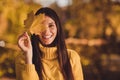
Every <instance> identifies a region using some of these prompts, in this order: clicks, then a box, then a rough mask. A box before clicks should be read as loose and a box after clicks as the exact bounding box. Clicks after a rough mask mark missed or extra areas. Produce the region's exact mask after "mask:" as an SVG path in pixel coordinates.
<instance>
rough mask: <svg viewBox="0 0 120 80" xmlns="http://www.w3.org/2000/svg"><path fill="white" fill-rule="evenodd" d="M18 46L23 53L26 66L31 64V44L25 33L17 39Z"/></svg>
mask: <svg viewBox="0 0 120 80" xmlns="http://www.w3.org/2000/svg"><path fill="white" fill-rule="evenodd" d="M18 46H19V47H20V48H21V50H22V51H23V52H24V55H25V62H26V64H32V56H33V52H32V44H31V40H30V37H29V35H28V33H27V32H25V33H23V34H22V35H21V36H20V37H19V38H18Z"/></svg>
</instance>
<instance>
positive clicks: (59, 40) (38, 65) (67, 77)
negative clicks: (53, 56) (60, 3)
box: [31, 7, 74, 80]
mask: <svg viewBox="0 0 120 80" xmlns="http://www.w3.org/2000/svg"><path fill="white" fill-rule="evenodd" d="M41 13H44V14H45V15H46V16H49V17H50V18H52V19H53V20H54V21H55V23H56V26H57V36H56V38H55V40H54V42H53V43H52V44H51V45H55V46H57V55H58V62H59V65H60V68H61V72H62V74H63V77H64V80H74V78H73V73H72V68H71V65H70V60H69V58H68V52H67V48H66V45H65V39H64V33H63V30H62V26H61V23H60V20H59V17H58V15H57V14H56V12H55V11H54V10H53V9H51V8H48V7H44V8H40V9H39V10H38V11H37V12H36V13H35V15H39V14H41ZM31 41H32V46H33V64H34V65H35V69H36V71H37V73H38V76H39V79H40V80H43V79H42V77H43V76H42V70H44V68H43V66H42V62H41V56H42V52H41V50H40V48H39V42H40V41H39V38H38V37H37V36H36V35H34V34H33V35H32V36H31Z"/></svg>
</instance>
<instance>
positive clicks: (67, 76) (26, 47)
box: [15, 7, 83, 80]
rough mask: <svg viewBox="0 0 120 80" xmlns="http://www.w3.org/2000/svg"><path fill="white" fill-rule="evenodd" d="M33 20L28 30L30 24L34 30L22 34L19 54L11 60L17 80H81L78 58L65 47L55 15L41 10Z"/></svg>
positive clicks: (49, 9) (46, 10) (51, 11)
mask: <svg viewBox="0 0 120 80" xmlns="http://www.w3.org/2000/svg"><path fill="white" fill-rule="evenodd" d="M41 14H44V15H43V17H40V16H41ZM28 17H30V16H28ZM33 17H34V18H32V19H33V20H32V22H31V25H29V26H30V27H28V28H30V29H28V30H32V29H33V28H31V27H32V26H33V24H34V26H33V27H34V28H37V29H35V30H33V31H32V33H31V31H30V34H31V35H30V36H29V35H28V33H27V32H25V33H23V34H22V35H21V36H20V37H19V39H18V46H19V47H20V48H21V50H22V51H23V54H18V56H17V57H16V60H15V61H16V77H17V80H83V73H82V67H81V63H80V57H79V55H78V53H76V52H75V51H74V50H70V49H67V48H66V44H65V39H64V33H63V30H62V26H61V23H60V20H59V17H58V16H57V14H56V12H55V11H54V10H52V9H51V8H47V7H44V8H40V9H39V10H38V11H37V12H36V13H35V16H33ZM29 19H31V18H28V19H27V20H28V21H29ZM36 22H37V23H36ZM41 28H42V29H41ZM39 29H41V30H39ZM36 32H37V33H36Z"/></svg>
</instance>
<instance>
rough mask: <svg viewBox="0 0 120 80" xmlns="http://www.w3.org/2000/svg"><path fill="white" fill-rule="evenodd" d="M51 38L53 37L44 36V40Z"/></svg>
mask: <svg viewBox="0 0 120 80" xmlns="http://www.w3.org/2000/svg"><path fill="white" fill-rule="evenodd" d="M51 37H52V35H49V36H42V38H43V39H49V38H51Z"/></svg>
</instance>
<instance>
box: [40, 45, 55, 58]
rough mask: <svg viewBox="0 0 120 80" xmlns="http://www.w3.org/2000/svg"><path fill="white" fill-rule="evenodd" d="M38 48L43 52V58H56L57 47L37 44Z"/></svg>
mask: <svg viewBox="0 0 120 80" xmlns="http://www.w3.org/2000/svg"><path fill="white" fill-rule="evenodd" d="M39 47H40V50H41V51H42V52H43V56H42V58H43V59H55V58H57V53H56V51H57V47H45V46H42V45H41V44H39Z"/></svg>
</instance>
